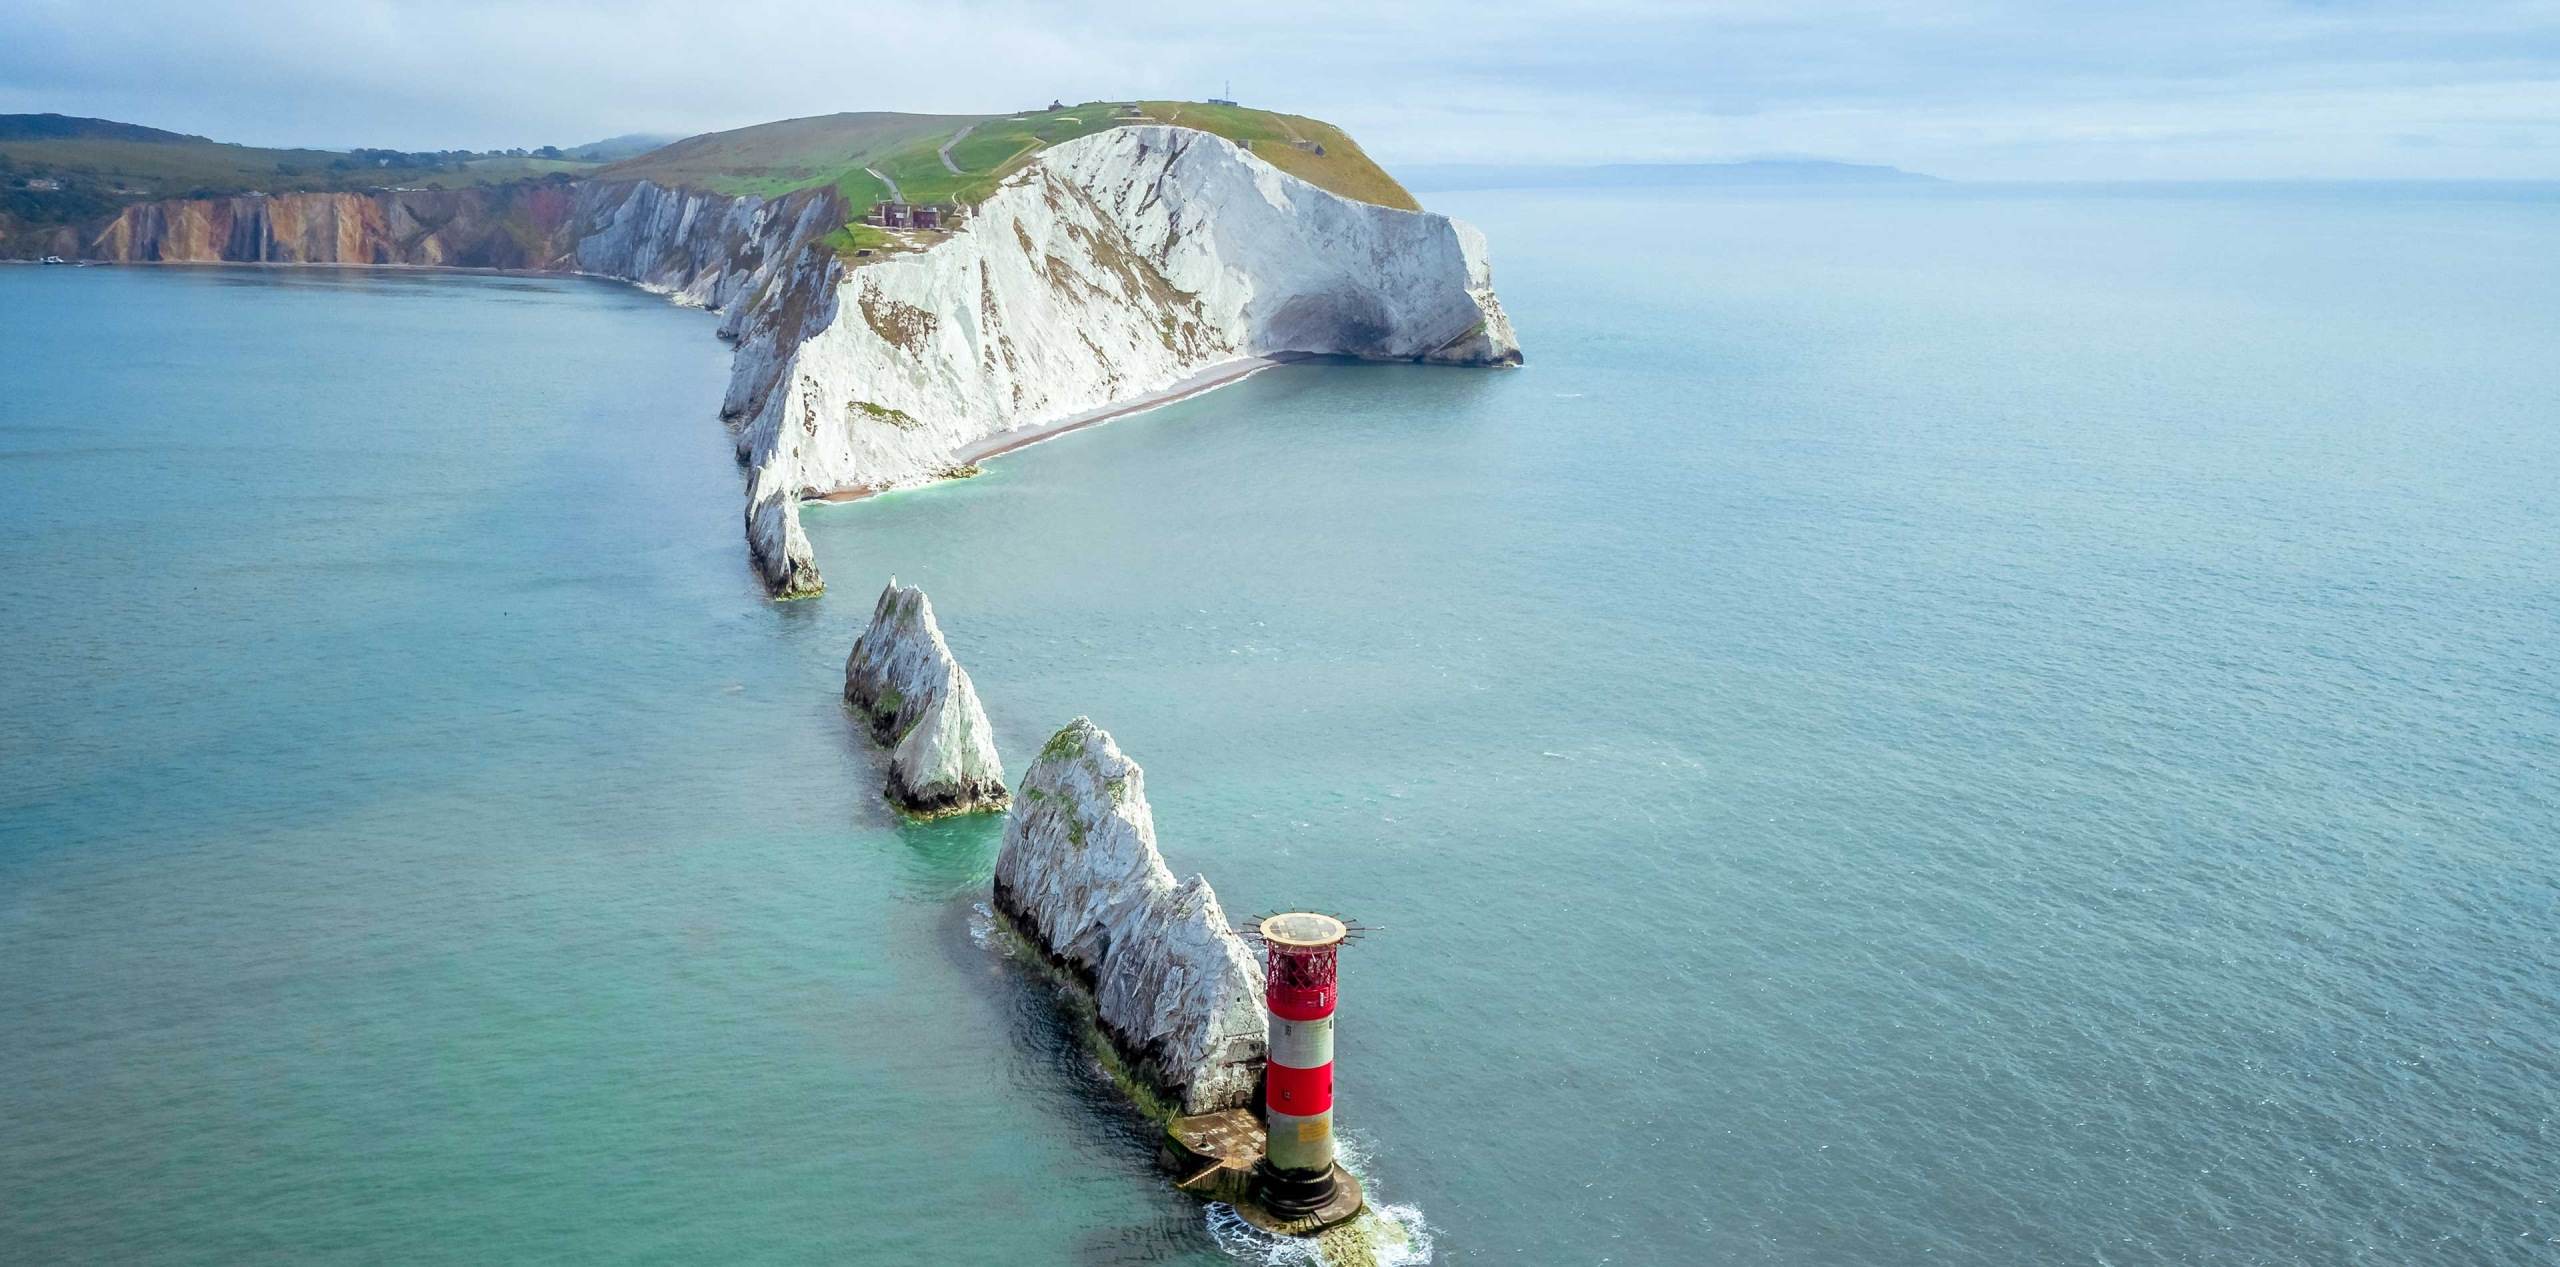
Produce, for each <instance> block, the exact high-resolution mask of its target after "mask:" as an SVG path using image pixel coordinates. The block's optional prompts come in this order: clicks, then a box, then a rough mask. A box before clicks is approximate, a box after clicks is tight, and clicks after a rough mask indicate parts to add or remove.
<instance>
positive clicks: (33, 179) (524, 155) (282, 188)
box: [0, 101, 1420, 254]
mask: <svg viewBox="0 0 2560 1267" xmlns="http://www.w3.org/2000/svg"><path fill="white" fill-rule="evenodd" d="M1147 123H1166V124H1172V125H1175V126H1179V127H1187V128H1197V129H1200V130H1202V131H1205V132H1211V133H1215V134H1217V135H1219V136H1223V137H1225V138H1227V139H1228V140H1231V141H1235V142H1238V143H1240V144H1243V145H1245V146H1247V147H1248V148H1250V149H1251V150H1252V151H1253V152H1254V154H1255V155H1257V156H1258V157H1260V158H1262V159H1263V160H1264V161H1266V162H1268V163H1270V164H1271V165H1272V166H1274V167H1277V168H1279V169H1280V170H1282V171H1285V172H1287V173H1289V174H1290V175H1293V176H1296V177H1298V178H1299V179H1301V180H1305V181H1307V182H1308V183H1310V184H1313V185H1315V186H1317V187H1319V188H1322V189H1326V190H1330V191H1332V192H1333V193H1337V194H1340V195H1342V196H1343V197H1346V198H1354V199H1358V200H1360V201H1362V202H1370V203H1376V204H1378V205H1380V206H1385V207H1398V208H1404V209H1408V210H1412V209H1418V208H1419V206H1420V204H1418V203H1416V202H1415V201H1414V198H1413V195H1412V194H1411V193H1408V192H1406V190H1405V188H1404V186H1402V185H1400V184H1398V183H1397V182H1396V180H1395V178H1394V177H1392V176H1389V175H1388V174H1387V173H1386V172H1385V171H1383V170H1381V169H1380V168H1379V167H1378V165H1377V164H1376V163H1374V162H1372V161H1370V159H1369V156H1368V155H1367V154H1365V153H1363V152H1362V151H1361V149H1360V147H1359V145H1358V144H1357V143H1355V142H1354V141H1352V140H1351V138H1350V137H1348V136H1346V135H1344V134H1343V132H1342V130H1341V129H1339V128H1336V127H1334V126H1333V125H1331V124H1328V123H1323V122H1319V121H1317V120H1314V119H1308V118H1303V117H1301V116H1298V115H1290V114H1278V113H1274V112H1272V111H1268V110H1254V109H1248V108H1245V107H1241V106H1212V105H1204V104H1201V103H1198V102H1189V101H1145V102H1125V101H1124V102H1105V101H1089V102H1086V103H1084V104H1082V105H1078V106H1071V107H1067V108H1063V109H1057V110H1034V111H1026V112H1024V113H1021V114H986V115H964V114H943V115H932V114H893V113H885V112H876V111H875V112H866V113H855V114H830V115H820V116H817V117H814V118H806V119H785V120H782V121H781V122H778V123H765V124H758V125H756V126H754V127H748V128H738V129H735V130H733V131H728V132H713V133H707V134H705V135H702V136H696V137H690V138H688V139H685V140H681V141H677V142H674V143H672V144H669V145H665V146H661V147H658V148H655V149H649V150H647V152H645V153H637V154H634V153H633V151H634V150H637V149H640V148H642V147H643V146H645V145H647V143H648V142H649V141H651V140H653V139H654V138H648V137H641V136H628V137H616V138H613V139H612V140H610V141H603V142H596V143H594V144H593V145H589V146H573V147H570V149H568V150H566V151H563V150H560V149H556V148H554V147H550V146H545V147H543V148H542V149H539V150H534V151H531V152H527V151H522V150H511V151H505V152H472V151H465V150H443V151H431V152H404V151H399V150H372V149H359V150H349V151H335V150H306V149H265V148H260V147H257V146H248V145H231V144H225V143H221V142H216V141H212V140H208V139H206V138H204V137H201V136H189V135H185V134H183V133H177V132H165V131H161V130H160V129H157V128H148V127H141V126H138V125H135V124H130V123H115V122H110V121H108V120H104V119H79V118H68V117H65V116H62V115H58V114H33V115H0V238H5V237H7V236H9V235H10V233H11V231H12V230H14V229H25V228H44V227H47V226H60V225H79V224H90V225H92V226H94V224H95V223H96V222H98V221H100V220H111V219H113V218H114V217H115V215H116V214H117V212H118V211H119V210H121V209H122V207H123V206H124V205H125V204H127V203H132V202H138V201H145V200H155V199H165V198H221V197H230V196H235V195H240V194H248V193H304V192H348V191H361V190H375V189H386V188H389V189H458V188H464V187H467V186H472V185H501V184H508V183H511V182H515V181H522V180H540V179H546V178H548V179H555V180H583V179H588V178H590V177H592V178H597V179H604V180H617V179H630V180H651V181H655V182H658V183H660V184H665V185H675V186H686V187H691V188H695V189H703V190H707V191H710V192H713V193H720V194H731V195H738V194H756V195H762V196H765V197H778V196H780V195H783V194H788V193H792V192H795V191H798V190H803V189H817V188H828V187H832V188H833V189H835V190H836V191H837V192H838V193H839V194H840V195H842V196H843V198H844V201H845V205H846V206H847V207H849V208H851V209H852V210H853V211H854V212H855V213H856V216H857V217H858V216H859V215H860V214H861V213H864V212H867V211H869V210H870V208H871V205H872V204H873V203H876V202H880V201H883V200H887V199H890V198H892V197H893V196H894V197H897V198H900V199H902V200H904V201H907V202H919V203H959V204H963V205H967V204H974V203H977V202H981V201H983V200H985V199H986V198H987V197H988V196H989V195H991V194H993V193H994V192H995V190H996V187H997V186H998V185H999V184H1001V183H1002V182H1003V180H1004V179H1005V178H1006V177H1008V176H1010V175H1012V174H1013V173H1015V172H1017V171H1019V170H1021V169H1022V167H1023V166H1024V165H1025V164H1027V163H1029V162H1030V161H1031V160H1032V158H1033V157H1034V156H1036V155H1037V154H1039V153H1040V151H1042V150H1044V149H1047V148H1048V147H1050V146H1053V145H1057V144H1060V143H1062V142H1065V141H1071V140H1074V139H1076V138H1078V137H1082V136H1089V135H1092V134H1093V133H1096V132H1100V131H1102V130H1104V129H1106V128H1113V127H1121V126H1125V125H1129V124H1147ZM590 155H592V156H593V157H596V158H604V157H616V156H623V157H620V161H616V162H610V163H605V162H594V161H586V160H587V158H588V156H590ZM946 155H947V156H948V158H947V161H946ZM893 190H894V194H893ZM932 236H933V235H931V234H922V235H917V234H902V233H887V232H883V231H881V230H879V229H875V228H872V227H870V226H867V225H863V224H860V223H858V222H857V223H854V224H849V225H846V226H845V228H844V230H843V231H842V232H841V233H839V234H837V235H835V237H834V239H833V241H834V243H835V245H836V247H837V249H839V250H840V251H842V252H844V253H846V254H852V253H853V252H855V251H858V250H866V249H867V250H874V251H895V250H901V249H909V248H913V247H916V246H920V245H923V244H925V242H926V241H928V240H929V239H930V238H931V237H932Z"/></svg>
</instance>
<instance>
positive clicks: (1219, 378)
mask: <svg viewBox="0 0 2560 1267" xmlns="http://www.w3.org/2000/svg"><path fill="white" fill-rule="evenodd" d="M1314 359H1316V358H1315V354H1314V353H1312V352H1273V353H1270V354H1268V355H1265V356H1242V357H1237V358H1236V359H1234V360H1232V361H1220V362H1218V363H1217V364H1215V365H1212V366H1209V367H1208V368H1206V369H1203V370H1201V371H1199V372H1198V373H1195V374H1192V375H1189V376H1188V377H1185V378H1179V379H1176V380H1174V381H1173V382H1172V383H1169V384H1167V385H1165V386H1163V387H1159V388H1157V389H1156V390H1154V391H1151V392H1141V393H1139V394H1138V395H1135V396H1131V397H1128V398H1127V399H1125V400H1116V401H1113V402H1112V403H1110V404H1108V405H1104V406H1102V407H1101V408H1099V409H1088V410H1086V411H1085V412H1083V413H1080V414H1074V415H1070V416H1068V417H1065V418H1061V419H1059V420H1058V421H1056V422H1044V423H1038V424H1035V425H1032V426H1028V427H1016V428H1014V429H1013V430H1011V431H999V432H997V433H995V434H994V435H991V436H988V437H987V438H985V439H983V440H980V441H977V442H976V443H974V444H970V445H967V446H965V447H963V448H962V449H961V450H960V451H959V452H957V453H954V454H952V458H953V460H954V463H955V464H956V465H959V466H972V465H975V464H977V463H979V462H983V461H985V460H987V459H988V458H993V457H1001V456H1003V455H1005V454H1007V453H1011V452H1013V451H1014V450H1016V449H1027V448H1030V447H1031V446H1032V445H1035V444H1038V443H1040V442H1041V441H1043V440H1053V439H1056V438H1057V437H1059V436H1062V435H1065V434H1067V433H1068V432H1070V431H1081V430H1083V429H1085V428H1086V427H1096V426H1100V425H1102V424H1103V423H1106V422H1109V421H1111V420H1112V419H1114V418H1125V417H1127V416H1129V415H1130V414H1139V413H1145V412H1147V411H1148V410H1150V409H1161V408H1163V407H1165V406H1166V405H1170V404H1173V403H1174V402H1176V401H1182V400H1189V399H1190V398H1192V397H1194V396H1198V395H1201V394H1202V393H1205V392H1210V391H1214V390H1216V389H1218V388H1221V387H1224V386H1227V385H1228V384H1230V383H1240V382H1243V381H1244V380H1245V379H1248V378H1251V377H1253V376H1254V375H1256V374H1259V373H1261V372H1262V371H1264V370H1267V369H1271V368H1273V367H1275V366H1280V365H1296V364H1299V363H1300V362H1303V361H1312V360H1314ZM936 482H939V481H936ZM890 491H892V490H891V489H888V488H875V487H871V486H869V485H864V486H861V487H857V488H844V489H837V490H835V491H833V492H828V493H821V494H819V495H818V496H816V497H807V498H802V499H801V500H802V501H803V502H804V503H806V502H824V503H842V502H858V501H862V500H864V499H866V498H871V497H877V496H879V495H880V494H882V493H886V492H890Z"/></svg>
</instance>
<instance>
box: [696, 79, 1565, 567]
mask: <svg viewBox="0 0 2560 1267" xmlns="http://www.w3.org/2000/svg"><path fill="white" fill-rule="evenodd" d="M834 291H835V294H834V296H833V307H834V314H833V317H832V319H831V320H828V321H826V322H824V323H823V324H819V323H815V322H812V323H810V324H811V325H812V326H813V327H814V328H813V329H812V332H811V333H810V335H809V336H808V337H807V338H806V341H805V342H802V343H800V344H799V345H798V346H796V347H794V348H790V349H788V350H787V352H786V353H785V355H784V357H783V359H782V360H780V361H778V362H777V363H775V364H772V365H770V366H762V365H759V366H755V367H752V368H751V367H750V366H748V365H747V363H746V362H745V360H744V359H743V358H742V360H741V363H740V366H739V369H738V375H739V378H740V380H741V381H744V380H748V379H762V380H767V386H766V387H765V388H764V391H763V396H762V399H761V400H760V401H757V400H754V399H752V397H751V395H749V394H742V393H741V392H740V391H739V389H738V388H737V387H736V386H734V385H733V388H732V397H731V399H732V404H733V406H736V407H738V408H741V409H748V408H750V407H752V412H749V413H746V414H745V415H743V416H744V417H745V418H746V425H745V429H744V431H743V433H742V435H741V437H740V444H741V451H742V456H743V457H744V458H745V460H746V461H747V462H748V463H749V465H750V467H751V468H752V470H753V471H754V475H753V477H752V487H751V489H750V492H749V497H750V502H751V509H750V512H749V514H750V539H751V540H750V544H751V546H752V547H753V549H754V552H755V555H756V559H757V563H758V566H759V567H760V568H761V569H762V570H763V572H764V574H765V576H766V579H767V581H768V583H769V584H772V585H774V586H775V588H776V589H777V590H786V589H787V587H788V586H789V585H790V584H792V583H794V582H793V581H792V578H794V577H797V576H802V575H805V574H810V573H814V571H815V565H814V561H813V560H811V559H810V558H809V556H808V546H807V541H806V538H805V537H803V536H801V535H800V532H799V527H798V503H799V500H800V499H801V498H804V497H809V496H814V495H818V494H823V493H830V492H838V491H845V490H853V489H879V488H886V487H894V486H898V485H905V484H915V483H921V482H924V481H927V480H930V479H932V478H934V477H936V476H937V475H940V474H942V473H944V472H946V471H948V470H950V469H951V468H952V467H954V466H955V465H958V463H959V461H960V460H961V455H962V454H963V453H964V452H965V451H966V450H967V449H968V447H969V446H970V445H971V444H972V443H974V442H976V441H980V440H984V439H986V438H987V437H990V436H994V435H996V434H998V433H1001V432H1007V431H1013V430H1016V429H1020V428H1026V427H1038V426H1041V425H1044V424H1047V423H1051V422H1056V421H1059V420H1063V419H1068V418H1071V417H1074V416H1076V415H1078V414H1081V413H1085V412H1088V411H1091V410H1094V409H1096V408H1098V407H1101V406H1104V405H1108V404H1110V403H1112V402H1114V401H1120V400H1126V399H1129V398H1131V397H1135V396H1140V395H1143V394H1145V393H1147V392H1150V391H1154V390H1157V389H1160V388H1163V387H1166V386H1168V385H1170V384H1172V383H1174V382H1176V381H1178V380H1180V379H1183V378H1185V377H1187V376H1189V375H1192V374H1194V373H1197V372H1199V371H1201V370H1203V369H1206V368H1209V367H1211V366H1215V365H1217V364H1218V363H1220V362H1224V361H1231V360H1235V359H1237V358H1241V357H1248V356H1259V355H1265V354H1269V353H1275V352H1308V353H1331V354H1341V355H1350V356H1359V357H1368V358H1376V359H1393V360H1423V361H1434V362H1442V363H1448V364H1457V365H1516V364H1518V363H1519V361H1520V350H1519V344H1518V342H1517V340H1516V339H1515V338H1514V337H1513V335H1512V332H1511V323H1510V321H1509V319H1508V318H1507V317H1506V316H1504V314H1503V311H1502V306H1501V303H1500V302H1499V301H1498V300H1497V299H1495V298H1494V294H1493V289H1492V273H1491V269H1490V266H1489V265H1488V263H1487V261H1486V257H1485V242H1484V237H1483V235H1482V234H1479V233H1477V232H1476V231H1475V230H1474V229H1472V228H1470V227H1468V226H1466V225H1464V224H1461V223H1459V222H1457V221H1454V220H1451V219H1449V218H1447V217H1445V216H1438V215H1433V214H1430V213H1428V212H1418V211H1397V210H1392V209H1389V208H1385V207H1378V206H1372V205H1370V204H1367V203H1360V202H1353V201H1351V200H1348V199H1345V198H1341V197H1338V196H1336V195H1334V194H1330V193H1327V192H1325V191H1323V190H1321V189H1318V188H1316V187H1315V186H1313V185H1309V184H1307V183H1305V182H1303V181H1300V180H1298V179H1296V178H1294V177H1291V176H1287V175H1284V174H1282V173H1281V172H1280V171H1279V170H1278V169H1276V168H1273V167H1272V166H1270V165H1269V164H1267V163H1265V162H1263V161H1262V160H1260V159H1258V158H1256V157H1254V156H1253V155H1251V154H1250V153H1248V152H1246V151H1244V150H1242V149H1240V148H1238V147H1237V146H1235V145H1234V144H1232V143H1230V142H1227V141H1225V140H1222V139H1220V138H1218V137H1215V136H1211V135H1209V134H1207V133H1203V132H1194V131H1188V130H1183V129H1175V128H1164V127H1129V128H1119V129H1115V130H1113V131H1110V132H1105V133H1099V134H1096V135H1093V136H1089V137H1085V138H1082V139H1080V140H1076V141H1071V142H1068V143H1066V144H1063V145H1060V146H1057V147H1056V148H1054V149H1052V150H1050V151H1048V152H1047V153H1046V154H1044V155H1042V156H1041V158H1040V159H1039V160H1038V161H1036V162H1034V163H1032V164H1031V165H1030V166H1029V167H1027V168H1026V169H1024V170H1023V171H1022V172H1021V173H1019V174H1018V175H1016V176H1014V177H1013V178H1011V179H1010V180H1008V181H1007V182H1006V184H1005V185H1004V186H1003V187H1002V188H1001V189H999V190H998V192H997V193H996V194H995V196H994V197H992V198H990V199H989V200H988V201H987V202H986V203H984V204H983V205H981V206H980V207H979V208H978V209H977V210H976V212H975V213H974V214H973V215H972V217H971V219H970V221H969V224H968V227H967V229H966V231H965V232H962V233H959V234H957V235H955V236H954V237H953V238H951V239H950V240H949V241H946V242H943V243H941V244H939V245H938V246H936V247H934V248H933V249H932V250H929V251H925V252H922V253H920V254H915V255H900V256H891V257H888V258H885V259H881V260H876V261H873V262H871V263H868V264H866V265H864V266H862V267H859V268H855V269H853V270H850V271H849V272H846V273H844V274H843V275H841V276H840V277H839V278H838V279H837V280H836V281H835V283H834ZM776 350H777V351H782V350H783V349H781V347H780V345H779V344H777V345H776Z"/></svg>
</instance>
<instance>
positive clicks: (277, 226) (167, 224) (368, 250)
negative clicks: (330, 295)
mask: <svg viewBox="0 0 2560 1267" xmlns="http://www.w3.org/2000/svg"><path fill="white" fill-rule="evenodd" d="M578 193H579V190H578V187H577V186H575V185H569V184H520V185H500V186H489V187H480V188H472V189H454V190H420V191H415V192H407V191H384V192H380V193H369V194H276V195H272V196H261V197H255V198H245V197H244V198H212V199H200V200H194V201H185V200H177V201H168V202H145V203H136V204H133V205H131V206H128V207H126V208H125V209H124V211H123V213H122V214H120V215H118V216H117V217H116V218H115V220H114V221H113V222H112V223H110V224H108V225H107V227H106V229H105V231H103V232H101V233H99V234H98V235H97V236H96V237H95V238H94V239H93V240H92V241H91V242H90V243H89V245H88V248H87V249H86V250H84V251H83V252H82V254H83V255H84V256H86V257H87V258H90V259H103V260H115V261H119V262H125V263H133V262H140V261H162V262H167V263H190V264H212V263H261V264H424V265H441V266H446V267H454V268H526V269H538V268H550V267H555V266H556V265H555V261H556V260H557V258H558V256H559V254H560V252H559V249H558V240H559V238H560V237H561V235H562V233H563V231H564V230H565V229H566V228H567V227H568V226H569V224H570V222H571V220H572V218H573V216H574V214H575V211H576V204H577V200H578Z"/></svg>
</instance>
